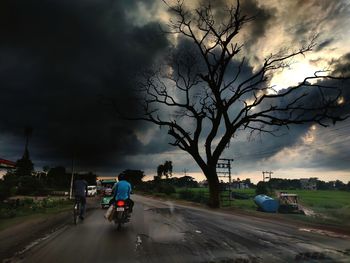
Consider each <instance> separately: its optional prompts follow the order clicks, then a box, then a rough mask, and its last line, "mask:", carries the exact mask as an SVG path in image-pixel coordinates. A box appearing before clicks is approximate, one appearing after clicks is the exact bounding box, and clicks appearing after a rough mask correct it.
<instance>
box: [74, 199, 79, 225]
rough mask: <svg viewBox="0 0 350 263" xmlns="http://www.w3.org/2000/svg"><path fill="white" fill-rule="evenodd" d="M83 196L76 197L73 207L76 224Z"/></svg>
mask: <svg viewBox="0 0 350 263" xmlns="http://www.w3.org/2000/svg"><path fill="white" fill-rule="evenodd" d="M80 207H81V198H80V197H75V200H74V207H73V221H74V225H76V224H77V223H78V218H79V216H80Z"/></svg>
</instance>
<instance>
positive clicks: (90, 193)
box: [88, 185, 97, 196]
mask: <svg viewBox="0 0 350 263" xmlns="http://www.w3.org/2000/svg"><path fill="white" fill-rule="evenodd" d="M96 194H97V187H96V185H89V186H88V196H95V195H96Z"/></svg>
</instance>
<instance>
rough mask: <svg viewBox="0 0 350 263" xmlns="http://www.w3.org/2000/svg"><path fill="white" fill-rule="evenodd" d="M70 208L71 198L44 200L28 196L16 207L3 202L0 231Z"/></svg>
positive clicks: (0, 208)
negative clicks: (24, 221)
mask: <svg viewBox="0 0 350 263" xmlns="http://www.w3.org/2000/svg"><path fill="white" fill-rule="evenodd" d="M69 209H72V202H71V201H70V200H55V199H51V198H45V199H43V200H34V199H32V198H26V199H24V200H22V201H21V202H20V203H19V205H18V206H15V207H13V206H10V205H8V204H2V205H1V206H0V231H1V230H2V229H5V228H7V227H9V226H11V225H15V224H17V223H19V222H21V221H23V220H30V219H32V218H38V217H46V216H50V215H52V214H57V213H60V212H62V211H67V210H69Z"/></svg>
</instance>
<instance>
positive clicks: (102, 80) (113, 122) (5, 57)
mask: <svg viewBox="0 0 350 263" xmlns="http://www.w3.org/2000/svg"><path fill="white" fill-rule="evenodd" d="M137 2H138V1H109V0H106V1H93V0H91V1H58V0H57V1H54V0H51V1H38V0H34V1H24V0H23V1H21V0H5V1H1V3H0V34H1V40H0V87H1V95H0V110H1V112H3V113H6V115H5V117H3V118H2V120H1V122H0V136H1V137H3V138H6V136H9V135H16V136H18V138H19V143H21V142H22V141H21V136H22V134H23V131H22V130H23V127H24V126H25V125H31V126H33V129H34V133H33V138H32V142H31V146H32V148H31V152H32V155H33V156H35V157H36V158H38V159H40V160H43V159H47V160H55V159H56V158H65V157H68V158H70V157H71V156H72V154H73V152H74V153H75V155H76V158H77V159H80V161H81V163H82V164H87V163H88V164H90V165H91V166H94V165H97V164H102V163H108V162H115V160H116V159H118V158H117V157H118V156H121V155H123V154H126V153H131V152H134V151H136V150H137V149H138V147H139V146H140V142H139V141H138V140H137V138H136V136H135V135H134V133H133V130H134V129H137V128H140V127H137V126H135V125H139V124H137V123H133V122H125V121H122V120H120V119H118V118H116V116H115V115H113V110H112V109H111V108H109V107H107V106H106V105H105V104H104V103H100V101H101V100H100V98H101V96H103V97H104V98H113V99H114V100H115V103H116V104H117V105H118V108H119V109H121V110H122V111H125V112H127V113H128V114H132V113H133V111H134V109H135V108H136V107H135V102H134V101H135V100H134V98H135V96H137V95H138V94H135V93H134V92H133V86H134V79H135V74H136V73H137V72H139V71H140V70H142V69H143V68H146V67H148V66H149V65H150V64H151V63H152V62H153V59H154V58H155V57H156V56H157V55H158V54H159V53H160V52H162V51H163V50H164V48H165V47H166V46H167V40H166V39H165V37H164V36H163V35H161V34H160V33H159V31H158V24H155V23H148V24H146V25H144V26H142V27H139V26H135V25H133V23H132V22H133V21H129V20H128V17H127V12H129V11H132V9H133V8H134V7H135V5H136V4H137ZM152 3H153V1H144V4H145V5H146V6H148V7H150V8H151V5H152ZM9 151H11V150H9ZM1 154H4V155H8V153H3V152H1ZM17 154H21V153H18V152H17ZM18 157H19V156H18ZM92 162H96V164H93V163H92Z"/></svg>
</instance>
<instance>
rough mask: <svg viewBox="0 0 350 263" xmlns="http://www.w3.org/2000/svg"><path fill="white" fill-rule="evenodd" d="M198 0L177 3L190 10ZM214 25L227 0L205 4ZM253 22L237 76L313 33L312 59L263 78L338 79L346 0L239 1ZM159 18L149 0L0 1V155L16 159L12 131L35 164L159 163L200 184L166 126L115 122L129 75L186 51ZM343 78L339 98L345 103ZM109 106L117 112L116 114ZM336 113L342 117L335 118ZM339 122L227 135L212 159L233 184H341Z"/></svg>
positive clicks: (151, 170)
mask: <svg viewBox="0 0 350 263" xmlns="http://www.w3.org/2000/svg"><path fill="white" fill-rule="evenodd" d="M200 2H201V1H199V0H198V1H185V4H186V5H187V6H188V8H196V7H198V5H200V4H201V3H200ZM211 3H212V7H213V10H214V12H215V14H216V15H217V17H218V19H220V16H221V14H222V13H223V10H224V8H225V6H226V5H227V4H230V3H231V4H232V2H230V1H225V0H220V1H211ZM241 4H242V12H244V13H246V14H247V15H249V16H255V20H254V21H253V22H251V23H249V24H247V26H246V27H245V28H244V29H242V31H241V34H240V35H239V38H238V40H239V41H242V42H244V50H243V51H244V52H245V55H246V56H247V58H248V61H249V63H248V65H247V71H251V72H254V70H255V69H256V68H257V67H258V66H259V65H261V61H263V59H264V58H265V57H266V56H268V55H269V54H271V52H276V51H277V50H280V49H282V48H286V47H288V48H291V49H293V48H296V47H297V46H298V45H300V44H302V43H303V41H305V40H308V39H310V37H311V36H313V35H315V34H318V38H317V46H316V47H315V48H314V50H313V52H312V53H309V54H305V56H299V57H296V58H295V59H294V60H293V61H292V62H293V63H292V64H291V66H290V68H288V69H285V70H284V71H283V72H277V73H276V74H275V75H273V76H271V77H272V79H271V84H273V85H275V88H276V89H277V90H281V89H284V88H288V87H289V86H292V85H295V84H297V83H298V82H300V81H302V80H303V79H304V78H305V77H306V76H309V75H312V74H313V72H315V71H316V70H330V71H332V72H335V73H337V72H338V73H339V72H341V73H343V74H345V75H346V74H348V73H350V27H349V26H348V25H349V24H350V1H348V0H339V1H333V0H299V1H294V0H290V1H287V0H286V1H278V0H264V1H263V0H241ZM170 18H171V14H170V13H169V10H168V8H167V6H166V5H165V4H164V3H163V2H162V1H153V0H144V1H136V0H118V1H114V0H77V1H68V0H45V1H39V0H32V1H26V0H2V1H1V2H0V36H1V40H0V112H1V120H0V158H4V159H8V160H12V161H16V160H18V159H19V158H20V157H21V156H22V154H23V150H24V143H25V138H24V127H26V126H31V127H32V128H33V134H32V137H31V139H30V142H29V151H30V155H31V158H32V160H33V162H34V165H35V169H37V170H41V169H42V167H43V166H45V165H48V166H51V167H53V166H57V165H63V166H66V167H67V169H70V168H69V167H70V166H71V163H72V159H74V160H75V161H74V163H75V165H76V169H77V170H78V171H93V172H96V173H98V174H99V175H117V174H118V173H120V172H121V171H123V170H124V169H141V170H143V171H145V173H146V174H147V175H148V177H149V178H151V177H152V176H153V175H154V174H155V172H156V168H157V166H158V165H159V164H161V163H164V162H165V161H166V160H171V161H172V162H173V165H174V173H175V175H178V176H180V175H182V174H183V171H184V169H186V170H187V174H188V175H192V176H195V177H196V178H197V179H204V177H203V175H202V174H201V171H200V169H199V167H198V166H197V165H196V164H195V162H194V161H193V160H192V159H191V157H190V156H189V155H188V154H186V153H184V152H182V151H181V150H179V149H177V148H174V147H172V146H170V145H169V144H168V143H169V142H171V141H172V140H171V138H170V137H169V135H168V134H167V129H165V128H159V127H157V126H153V125H151V124H149V123H144V122H136V121H128V120H124V119H121V118H120V117H119V115H120V113H121V114H122V115H133V114H134V113H136V109H137V106H138V99H140V98H142V96H141V95H140V94H139V93H137V91H136V89H135V87H136V86H137V81H138V79H139V78H138V77H139V76H140V74H141V73H142V72H143V71H144V70H147V69H148V68H151V67H154V66H155V65H157V64H158V63H159V61H161V60H162V58H164V57H165V56H166V55H167V54H168V53H169V50H171V49H176V48H181V47H186V44H188V43H186V41H185V40H184V39H182V38H180V37H174V36H169V35H166V34H164V33H163V32H162V31H161V30H160V29H161V28H163V29H164V28H166V26H167V23H168V21H169V19H170ZM349 89H350V88H349V84H348V83H346V85H345V88H344V95H343V97H342V100H343V101H342V103H347V102H348V101H349V99H350V98H349V94H350V91H349ZM116 108H117V110H116ZM346 113H347V112H344V114H346ZM349 131H350V121H344V122H341V123H336V124H335V125H331V126H330V127H328V128H324V127H321V126H317V125H302V126H292V127H291V129H289V130H286V132H285V134H284V135H283V136H281V137H277V138H276V137H272V136H270V135H263V136H261V137H256V138H253V139H248V138H247V137H248V136H247V134H246V133H244V132H242V133H240V134H238V135H237V136H235V137H234V138H233V139H232V140H231V143H230V146H229V148H227V149H226V150H225V152H224V153H223V155H222V156H223V157H226V158H233V159H234V162H233V167H232V168H233V169H232V170H233V177H234V178H236V177H239V178H241V179H243V178H251V179H252V180H253V181H255V182H257V181H258V180H261V178H262V174H261V171H263V170H264V171H265V170H267V171H273V172H274V174H273V176H274V177H282V178H304V177H310V176H312V177H319V178H320V179H322V180H326V181H328V180H335V179H340V180H342V181H344V182H348V181H350V154H349V153H350V152H349V149H350V132H349Z"/></svg>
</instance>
